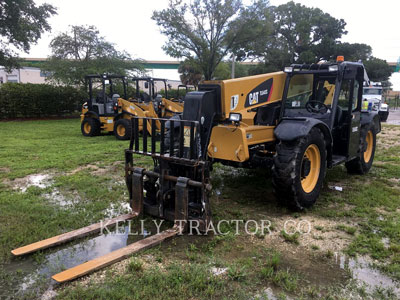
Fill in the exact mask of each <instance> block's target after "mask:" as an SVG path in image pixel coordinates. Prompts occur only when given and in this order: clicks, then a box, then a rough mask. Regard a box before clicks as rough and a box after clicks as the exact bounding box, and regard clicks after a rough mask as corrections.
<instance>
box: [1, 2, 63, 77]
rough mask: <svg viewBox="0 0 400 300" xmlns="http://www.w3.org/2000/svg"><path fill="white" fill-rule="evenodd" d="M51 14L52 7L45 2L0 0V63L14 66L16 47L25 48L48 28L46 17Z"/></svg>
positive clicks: (22, 49)
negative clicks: (37, 4)
mask: <svg viewBox="0 0 400 300" xmlns="http://www.w3.org/2000/svg"><path fill="white" fill-rule="evenodd" d="M54 14H56V9H55V8H54V7H53V6H52V5H49V4H42V5H40V6H36V5H35V3H34V1H33V0H12V1H11V0H0V37H1V38H0V65H1V66H5V67H6V68H7V69H8V70H10V69H11V68H12V67H18V59H17V56H18V55H17V53H16V50H20V51H24V52H29V50H30V48H31V45H32V44H35V43H36V42H37V40H38V39H40V37H41V35H42V33H43V32H44V31H48V30H50V29H51V28H50V25H49V23H48V21H47V19H48V18H49V17H50V16H51V15H54ZM10 46H11V47H10Z"/></svg>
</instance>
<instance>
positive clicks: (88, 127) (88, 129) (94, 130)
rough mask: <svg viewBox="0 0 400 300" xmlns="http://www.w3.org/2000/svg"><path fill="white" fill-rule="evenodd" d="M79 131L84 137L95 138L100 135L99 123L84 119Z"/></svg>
mask: <svg viewBox="0 0 400 300" xmlns="http://www.w3.org/2000/svg"><path fill="white" fill-rule="evenodd" d="M81 131H82V134H83V135H84V136H96V135H99V134H100V122H99V121H98V120H97V119H94V118H88V117H87V118H84V119H83V121H82V123H81Z"/></svg>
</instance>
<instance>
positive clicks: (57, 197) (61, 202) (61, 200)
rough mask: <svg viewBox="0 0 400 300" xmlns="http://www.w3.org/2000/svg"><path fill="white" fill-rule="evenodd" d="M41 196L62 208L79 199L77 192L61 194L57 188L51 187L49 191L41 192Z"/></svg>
mask: <svg viewBox="0 0 400 300" xmlns="http://www.w3.org/2000/svg"><path fill="white" fill-rule="evenodd" d="M43 197H44V198H46V199H47V200H48V201H49V202H50V203H51V204H54V205H58V206H60V207H64V208H69V207H70V206H72V205H74V204H75V203H78V202H80V201H81V198H80V196H79V194H78V193H74V194H72V195H68V196H66V195H63V194H62V193H61V192H60V191H59V190H58V189H57V188H53V189H52V190H51V192H49V193H45V194H43Z"/></svg>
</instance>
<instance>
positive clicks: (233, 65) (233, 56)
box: [231, 53, 235, 79]
mask: <svg viewBox="0 0 400 300" xmlns="http://www.w3.org/2000/svg"><path fill="white" fill-rule="evenodd" d="M231 78H232V79H233V78H235V54H233V53H232V69H231Z"/></svg>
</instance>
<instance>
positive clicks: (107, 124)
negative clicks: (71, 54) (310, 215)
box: [81, 74, 151, 140]
mask: <svg viewBox="0 0 400 300" xmlns="http://www.w3.org/2000/svg"><path fill="white" fill-rule="evenodd" d="M85 79H86V83H87V86H88V89H89V90H88V94H89V99H88V100H87V101H86V102H85V103H84V104H83V105H82V113H81V131H82V134H83V135H84V136H96V135H99V134H100V132H101V131H107V132H113V133H114V135H115V137H116V138H117V139H119V140H128V139H130V136H131V128H132V126H131V121H130V120H131V117H132V116H140V117H145V116H146V114H145V113H144V112H143V110H142V109H141V108H140V107H139V106H137V105H136V104H135V103H133V102H131V101H128V100H125V99H127V94H126V77H125V76H121V75H108V74H103V75H87V76H86V77H85ZM118 88H119V89H118ZM117 89H118V92H122V93H123V97H121V96H120V95H119V94H118V93H117ZM95 93H96V96H94V94H95ZM141 128H142V124H140V130H142V129H141ZM148 128H150V131H149V132H151V127H150V126H148Z"/></svg>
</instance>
